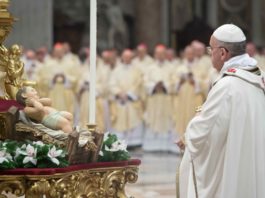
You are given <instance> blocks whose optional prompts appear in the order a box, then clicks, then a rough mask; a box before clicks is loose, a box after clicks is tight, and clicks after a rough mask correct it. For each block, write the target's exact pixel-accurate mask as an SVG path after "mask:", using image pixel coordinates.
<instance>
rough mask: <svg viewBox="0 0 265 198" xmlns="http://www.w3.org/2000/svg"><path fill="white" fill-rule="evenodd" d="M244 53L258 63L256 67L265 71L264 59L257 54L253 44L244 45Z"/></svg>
mask: <svg viewBox="0 0 265 198" xmlns="http://www.w3.org/2000/svg"><path fill="white" fill-rule="evenodd" d="M246 52H247V53H248V55H249V56H250V57H253V58H255V59H256V60H257V62H258V67H259V68H260V69H261V70H263V71H265V57H264V55H261V54H259V53H258V50H257V47H256V45H255V44H254V43H252V42H248V43H247V45H246Z"/></svg>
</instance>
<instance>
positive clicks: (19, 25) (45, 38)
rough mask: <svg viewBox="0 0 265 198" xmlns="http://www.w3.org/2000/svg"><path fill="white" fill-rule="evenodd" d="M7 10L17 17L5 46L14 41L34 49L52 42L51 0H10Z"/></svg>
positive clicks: (48, 45) (50, 44)
mask: <svg viewBox="0 0 265 198" xmlns="http://www.w3.org/2000/svg"><path fill="white" fill-rule="evenodd" d="M10 3H11V5H10V8H9V11H10V12H11V13H12V15H13V16H14V17H15V18H17V19H18V21H17V22H16V23H15V24H14V27H13V30H12V32H11V34H10V35H9V36H8V39H7V40H6V41H5V45H6V46H10V45H12V44H14V43H16V44H20V45H23V46H24V47H25V48H27V49H36V48H38V47H40V46H43V45H45V46H47V47H48V48H49V49H50V48H51V46H52V42H53V25H52V24H53V7H52V6H53V4H52V3H53V1H52V0H11V1H10Z"/></svg>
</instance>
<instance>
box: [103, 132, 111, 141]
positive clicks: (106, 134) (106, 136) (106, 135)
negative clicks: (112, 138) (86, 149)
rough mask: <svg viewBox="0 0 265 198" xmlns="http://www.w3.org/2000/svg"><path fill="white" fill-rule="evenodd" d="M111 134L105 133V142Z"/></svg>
mask: <svg viewBox="0 0 265 198" xmlns="http://www.w3.org/2000/svg"><path fill="white" fill-rule="evenodd" d="M109 134H110V132H108V131H107V132H106V133H104V137H103V141H104V142H105V141H106V140H107V139H108V138H109Z"/></svg>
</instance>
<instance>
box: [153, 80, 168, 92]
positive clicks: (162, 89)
mask: <svg viewBox="0 0 265 198" xmlns="http://www.w3.org/2000/svg"><path fill="white" fill-rule="evenodd" d="M154 93H166V88H165V86H164V83H163V82H162V81H159V82H158V83H157V84H156V86H155V88H154Z"/></svg>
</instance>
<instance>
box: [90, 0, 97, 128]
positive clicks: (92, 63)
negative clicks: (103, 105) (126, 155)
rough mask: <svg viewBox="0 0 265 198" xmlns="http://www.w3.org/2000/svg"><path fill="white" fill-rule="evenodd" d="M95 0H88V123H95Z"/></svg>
mask: <svg viewBox="0 0 265 198" xmlns="http://www.w3.org/2000/svg"><path fill="white" fill-rule="evenodd" d="M96 60H97V0H90V68H89V82H90V92H89V124H96Z"/></svg>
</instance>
